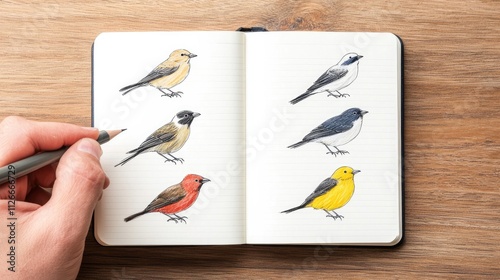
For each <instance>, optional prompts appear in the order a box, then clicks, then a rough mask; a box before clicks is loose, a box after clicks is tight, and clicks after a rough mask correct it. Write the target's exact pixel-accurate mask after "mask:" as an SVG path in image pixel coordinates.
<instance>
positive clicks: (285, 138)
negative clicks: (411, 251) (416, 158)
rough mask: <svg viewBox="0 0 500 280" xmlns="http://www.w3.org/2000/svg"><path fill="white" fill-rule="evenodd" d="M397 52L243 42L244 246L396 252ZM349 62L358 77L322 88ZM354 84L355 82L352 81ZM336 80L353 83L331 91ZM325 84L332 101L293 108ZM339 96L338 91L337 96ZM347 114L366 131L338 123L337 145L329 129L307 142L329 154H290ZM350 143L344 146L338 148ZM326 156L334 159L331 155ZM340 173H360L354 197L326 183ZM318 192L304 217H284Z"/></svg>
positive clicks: (298, 36)
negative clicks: (357, 115) (355, 111)
mask: <svg viewBox="0 0 500 280" xmlns="http://www.w3.org/2000/svg"><path fill="white" fill-rule="evenodd" d="M399 48H400V43H399V41H398V39H397V38H396V36H394V35H393V34H387V33H329V32H324V33H320V32H270V33H258V34H248V35H247V57H248V58H247V73H248V74H247V102H246V104H247V119H246V120H247V136H246V137H247V138H246V139H247V196H246V197H247V242H248V243H272V244H280V243H288V244H292V243H298V244H300V243H307V244H312V243H316V244H357V245H361V244H373V245H392V244H395V243H397V242H398V241H399V240H400V238H401V235H402V208H401V205H402V202H401V192H402V182H401V145H402V144H401V109H400V103H401V100H400V94H401V83H400V63H401V61H400V51H399ZM348 53H355V54H353V55H352V56H354V55H356V54H357V55H362V58H356V59H353V58H351V61H350V62H349V63H353V62H355V60H357V62H358V63H359V64H358V69H357V71H358V72H357V76H356V75H354V74H353V73H352V71H354V70H353V69H352V67H351V68H349V67H348V66H345V65H344V66H345V67H340V68H333V69H332V71H331V72H332V73H331V74H332V75H337V77H333V78H335V79H333V78H332V77H325V76H323V77H322V78H320V77H321V76H322V74H323V73H324V72H325V71H326V70H327V69H329V67H331V66H333V65H335V64H337V63H338V62H339V61H340V60H341V59H342V58H343V57H344V56H345V55H346V54H348ZM346 59H349V56H347V57H346ZM349 63H347V64H349ZM341 64H342V63H341ZM347 64H346V65H347ZM344 68H345V69H344ZM348 68H349V69H348ZM346 69H347V70H348V71H347V74H346V73H345V71H344V70H346ZM351 74H353V75H354V76H351V77H349V75H351ZM343 75H345V76H343ZM338 77H344V78H349V79H351V80H350V81H345V80H344V81H342V82H341V83H339V82H338V81H335V80H336V79H339V78H338ZM344 78H343V79H344ZM328 79H331V80H332V81H331V83H332V85H330V86H331V87H332V88H329V87H326V88H329V89H330V91H331V94H330V95H331V96H328V95H329V93H328V92H319V93H317V94H312V95H311V96H308V97H307V98H305V99H304V100H302V101H299V102H298V103H296V104H295V105H292V104H291V103H290V101H291V100H293V99H294V98H296V97H298V96H299V95H301V94H302V93H305V92H306V90H307V89H308V88H309V87H311V86H313V85H314V83H315V81H317V80H318V86H320V85H321V83H324V81H326V80H328ZM335 83H337V84H335ZM342 83H343V84H342ZM344 86H345V87H344ZM335 87H337V89H338V88H340V89H339V90H338V92H337V91H336V88H335ZM313 88H314V86H313ZM313 91H314V90H313ZM317 91H321V88H320V89H318V90H317ZM341 95H343V96H341ZM350 108H360V109H361V110H362V111H368V113H364V115H363V122H362V123H359V119H356V122H355V121H353V120H351V119H350V118H349V117H344V118H336V119H333V120H332V121H331V123H330V124H329V126H330V127H332V128H333V129H332V130H337V133H340V131H343V133H342V135H340V134H339V135H336V136H334V135H335V133H332V132H331V131H332V130H326V129H323V130H321V129H319V130H316V131H315V132H314V133H313V134H312V135H311V137H313V136H314V137H317V138H314V137H313V138H311V139H317V140H318V141H319V140H321V139H320V138H321V137H325V138H322V140H321V141H323V142H327V141H330V142H327V143H330V145H329V146H328V147H327V146H325V145H323V144H321V143H318V142H314V141H312V140H311V141H310V142H307V141H306V143H305V144H303V145H300V143H299V144H297V147H295V148H288V147H289V146H292V145H293V144H295V143H298V142H300V141H301V140H302V139H303V137H304V136H306V135H307V134H308V133H309V132H311V131H312V130H313V129H315V128H316V127H317V126H319V125H320V124H321V123H323V122H325V121H326V120H328V119H330V118H332V117H335V116H338V115H341V114H342V113H343V112H344V111H347V110H348V109H350ZM359 112H360V111H359ZM349 127H350V128H349ZM347 128H349V129H347ZM326 135H330V138H327V137H326ZM320 136H321V137H320ZM346 139H347V140H346ZM349 139H351V141H350V142H348V143H347V144H345V143H340V142H342V141H348V140H349ZM335 141H337V142H335ZM342 144H344V145H342ZM335 146H337V148H338V149H339V150H341V152H339V151H338V150H337V149H336V148H335ZM292 147H293V146H292ZM330 151H331V152H333V153H334V154H327V152H330ZM343 166H346V167H350V168H352V169H346V171H349V172H350V173H352V170H361V172H359V173H356V174H355V175H354V189H353V188H352V185H349V184H348V182H349V180H342V182H343V183H342V184H339V185H335V184H334V183H332V182H335V181H330V180H327V181H326V182H323V181H324V180H325V179H327V178H328V177H330V176H331V175H332V174H333V173H334V171H336V170H337V169H338V168H340V167H343ZM339 172H342V170H340V171H339ZM351 176H352V174H351ZM338 181H340V180H338ZM322 182H323V183H322ZM351 182H352V181H351ZM320 184H321V189H322V191H324V196H322V195H320V194H321V192H319V191H318V192H317V193H315V194H314V195H313V196H312V197H311V199H310V200H311V201H309V202H308V203H305V205H302V206H304V208H302V209H298V210H296V211H291V212H290V213H282V211H285V210H288V209H292V210H293V208H294V207H297V206H301V204H302V203H303V202H304V201H305V200H306V198H308V197H309V196H310V195H311V194H313V193H314V192H315V190H316V188H317V187H318V186H319V185H320ZM334 186H335V187H334ZM335 188H336V189H335ZM334 189H335V192H333V190H334ZM353 190H354V193H353V195H352V196H351V194H352V191H353ZM330 191H331V192H332V193H330ZM326 194H328V195H331V196H330V197H327V196H326ZM349 199H350V200H349ZM313 201H314V203H313ZM346 201H347V204H344V203H345V202H346ZM342 205H344V206H343V207H341V206H342ZM308 206H311V207H308ZM312 207H316V208H318V210H316V209H313V208H312ZM299 208H300V207H299ZM322 209H324V210H328V211H329V212H328V214H327V212H325V211H324V210H322ZM330 210H334V211H335V212H336V214H334V212H332V211H330ZM327 215H328V217H327ZM339 216H341V217H339Z"/></svg>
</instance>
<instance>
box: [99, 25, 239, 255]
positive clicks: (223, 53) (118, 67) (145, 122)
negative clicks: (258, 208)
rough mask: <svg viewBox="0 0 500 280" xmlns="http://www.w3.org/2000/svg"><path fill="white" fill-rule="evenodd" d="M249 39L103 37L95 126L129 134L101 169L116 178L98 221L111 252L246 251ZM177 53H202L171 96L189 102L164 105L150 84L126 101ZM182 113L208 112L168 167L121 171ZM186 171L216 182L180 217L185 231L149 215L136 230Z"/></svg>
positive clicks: (148, 158) (142, 162) (109, 150)
mask: <svg viewBox="0 0 500 280" xmlns="http://www.w3.org/2000/svg"><path fill="white" fill-rule="evenodd" d="M243 43H244V40H243V34H241V33H237V32H149V33H147V32H145V33H104V34H101V35H100V36H99V37H98V38H97V39H96V41H95V45H94V61H93V63H94V67H93V71H94V80H93V81H94V92H93V95H94V97H93V98H94V99H93V105H94V112H93V113H94V125H95V126H96V127H99V128H100V129H117V128H127V129H128V130H127V131H125V132H123V133H122V134H120V135H118V136H117V137H116V138H115V139H113V140H112V141H111V142H110V143H107V144H105V145H103V146H102V148H103V151H104V154H103V156H102V165H103V167H104V169H105V171H106V173H107V175H108V176H109V177H110V179H111V185H110V186H109V188H108V189H106V190H105V191H104V195H103V198H102V200H101V201H100V203H99V205H98V206H97V209H96V214H95V235H96V238H97V239H98V240H99V242H101V243H102V244H107V245H182V244H187V245H195V244H238V243H244V241H245V240H244V238H245V231H244V229H245V225H244V215H245V212H244V203H245V199H244V177H243V176H244V168H245V162H244V153H243V150H244V144H243V143H244V98H243V97H244V92H243V90H242V85H243V81H242V77H243V73H244V65H243V64H242V63H244V59H243V51H244V47H243V45H242V44H243ZM176 49H187V50H189V51H190V52H192V53H194V54H196V55H197V57H195V58H192V59H191V62H190V63H191V71H190V73H189V75H188V77H187V78H186V79H185V80H184V81H183V82H182V83H181V84H179V85H177V86H175V87H174V88H173V90H174V91H182V92H183V93H184V94H182V97H174V98H169V97H161V94H162V93H161V92H160V91H159V90H157V89H156V88H154V87H151V86H146V87H142V88H140V89H137V90H134V91H131V92H129V93H128V94H127V95H125V96H122V95H121V93H120V92H119V89H121V88H122V87H124V86H127V85H129V84H133V83H135V82H138V81H139V80H140V79H142V78H143V77H144V76H146V75H147V74H148V73H149V72H150V71H151V70H152V69H153V68H155V67H156V66H157V65H158V64H160V63H161V62H163V61H164V60H165V59H167V58H168V56H169V55H170V53H171V52H172V51H174V50H176ZM181 110H191V111H194V112H199V113H201V116H199V117H197V118H195V119H194V121H193V123H192V125H191V134H190V137H189V139H188V141H187V142H186V144H185V145H184V147H183V148H182V149H181V150H179V151H178V152H176V153H174V154H173V155H174V156H175V157H180V158H183V159H184V160H185V162H184V163H183V164H181V163H177V164H173V163H171V162H164V159H163V158H162V157H161V156H159V155H158V154H156V153H154V152H152V153H151V152H150V153H144V154H141V155H139V156H137V157H136V158H134V159H132V160H131V161H130V162H128V163H126V164H125V165H123V166H118V167H114V165H116V164H117V163H119V162H120V161H121V160H122V159H124V158H125V157H126V156H127V154H126V152H127V151H129V150H132V149H134V148H136V147H138V146H139V145H140V144H141V143H142V142H143V141H144V140H145V139H146V137H148V136H149V135H150V134H151V133H152V132H153V131H155V130H156V129H157V128H159V127H161V126H162V125H164V124H166V123H167V122H170V121H171V119H172V118H173V116H174V115H175V114H176V113H177V112H179V111H181ZM189 173H194V174H199V175H201V176H204V177H206V178H208V179H211V180H212V181H211V182H209V183H206V184H205V185H204V186H203V187H202V188H201V191H200V195H199V197H198V199H197V201H196V202H195V203H194V204H193V206H191V207H190V208H189V209H187V210H186V211H183V212H180V213H179V216H187V217H188V219H187V220H186V221H187V223H186V224H185V223H175V222H173V221H170V222H167V220H168V217H167V216H165V215H163V214H160V213H149V214H145V215H143V216H141V217H138V218H136V219H134V220H132V221H130V222H127V223H126V222H124V220H123V219H124V218H125V217H127V216H129V215H131V214H133V213H136V212H139V211H142V210H143V209H144V208H145V207H146V206H147V205H148V204H149V203H150V202H151V201H152V200H153V199H154V198H155V197H156V196H157V195H158V194H159V193H160V192H162V191H163V190H164V189H165V188H167V187H169V186H171V185H174V184H176V183H179V182H180V181H181V180H182V179H183V178H184V176H185V175H187V174H189Z"/></svg>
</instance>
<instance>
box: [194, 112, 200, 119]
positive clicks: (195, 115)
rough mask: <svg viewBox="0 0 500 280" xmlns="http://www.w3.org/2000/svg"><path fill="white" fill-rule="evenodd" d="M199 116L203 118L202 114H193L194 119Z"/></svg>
mask: <svg viewBox="0 0 500 280" xmlns="http://www.w3.org/2000/svg"><path fill="white" fill-rule="evenodd" d="M199 116H201V114H200V113H193V118H196V117H199Z"/></svg>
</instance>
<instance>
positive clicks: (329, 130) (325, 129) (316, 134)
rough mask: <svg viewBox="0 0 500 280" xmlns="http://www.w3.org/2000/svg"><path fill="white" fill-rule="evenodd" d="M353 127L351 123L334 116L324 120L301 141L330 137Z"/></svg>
mask: <svg viewBox="0 0 500 280" xmlns="http://www.w3.org/2000/svg"><path fill="white" fill-rule="evenodd" d="M352 127H353V124H352V122H351V121H347V120H345V119H344V118H343V117H342V116H335V117H333V118H330V119H328V120H326V121H325V122H324V123H322V124H320V125H319V126H318V127H316V128H315V129H313V130H311V132H309V133H308V134H307V135H306V136H304V139H303V140H306V141H310V140H314V139H318V138H321V137H326V136H331V135H335V134H338V133H342V132H345V131H348V130H349V129H351V128H352Z"/></svg>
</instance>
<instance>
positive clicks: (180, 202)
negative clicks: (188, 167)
mask: <svg viewBox="0 0 500 280" xmlns="http://www.w3.org/2000/svg"><path fill="white" fill-rule="evenodd" d="M207 182H210V180H209V179H207V178H204V177H202V176H200V175H196V174H189V175H186V177H184V179H183V180H182V181H181V182H180V183H178V184H175V185H173V186H170V187H168V188H167V189H165V190H164V191H162V192H161V193H160V194H159V195H158V196H157V197H156V198H155V199H154V200H153V201H151V203H149V205H148V206H147V207H146V208H145V209H144V210H142V211H141V212H138V213H135V214H133V215H130V216H128V217H126V218H125V219H124V220H125V222H128V221H130V220H132V219H135V218H137V217H139V216H142V215H144V214H147V213H154V212H158V213H162V214H164V215H166V216H167V217H168V218H169V219H168V220H167V222H170V221H174V222H175V223H178V222H179V221H180V222H184V223H186V219H187V217H186V216H182V217H181V216H179V215H177V213H179V212H181V211H184V210H186V209H188V208H189V207H191V205H193V204H194V202H195V201H196V199H197V198H198V195H199V194H200V190H201V187H202V186H203V184H205V183H207Z"/></svg>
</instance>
